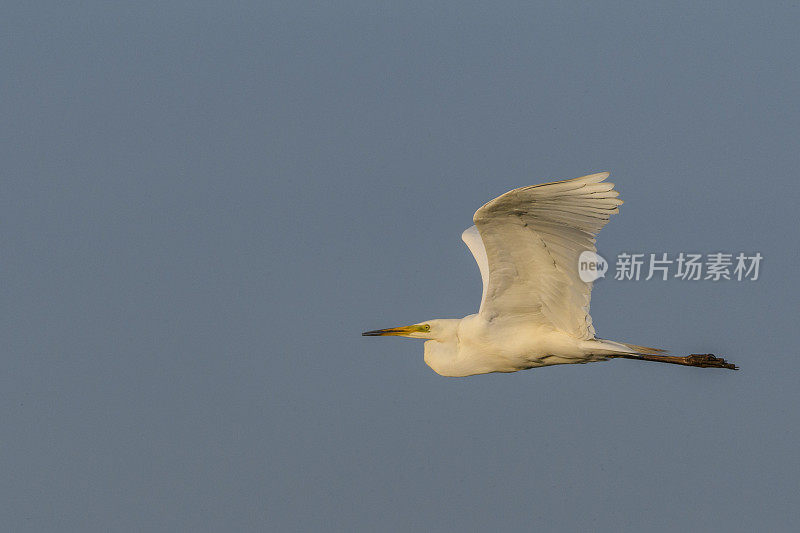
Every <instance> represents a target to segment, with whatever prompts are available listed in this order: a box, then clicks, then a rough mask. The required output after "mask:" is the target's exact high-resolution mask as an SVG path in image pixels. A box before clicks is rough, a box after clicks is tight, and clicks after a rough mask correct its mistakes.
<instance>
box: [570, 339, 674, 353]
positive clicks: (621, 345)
mask: <svg viewBox="0 0 800 533" xmlns="http://www.w3.org/2000/svg"><path fill="white" fill-rule="evenodd" d="M585 347H586V348H587V349H589V350H591V351H592V352H593V353H597V354H600V355H615V354H633V355H660V354H665V353H667V350H662V349H661V348H652V347H650V346H639V345H638V344H630V343H627V342H616V341H609V340H606V339H592V340H590V341H586V346H585Z"/></svg>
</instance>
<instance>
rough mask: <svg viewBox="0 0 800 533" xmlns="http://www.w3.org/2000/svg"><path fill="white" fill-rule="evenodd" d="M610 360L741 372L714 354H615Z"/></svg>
mask: <svg viewBox="0 0 800 533" xmlns="http://www.w3.org/2000/svg"><path fill="white" fill-rule="evenodd" d="M608 357H610V358H614V357H622V358H623V359H636V360H639V361H656V362H658V363H670V364H673V365H684V366H696V367H700V368H728V369H730V370H739V367H738V366H736V365H734V364H733V363H729V362H727V361H726V360H725V359H723V358H722V357H717V356H715V355H714V354H713V353H693V354H691V355H687V356H686V357H676V356H673V355H634V354H615V355H610V356H608Z"/></svg>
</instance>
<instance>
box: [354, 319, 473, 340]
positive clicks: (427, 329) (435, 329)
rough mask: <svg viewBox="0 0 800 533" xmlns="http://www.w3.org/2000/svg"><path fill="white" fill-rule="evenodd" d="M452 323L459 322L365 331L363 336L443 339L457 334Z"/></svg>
mask: <svg viewBox="0 0 800 533" xmlns="http://www.w3.org/2000/svg"><path fill="white" fill-rule="evenodd" d="M452 322H458V321H457V320H446V319H445V320H427V321H425V322H420V323H419V324H412V325H410V326H402V327H397V328H387V329H376V330H374V331H365V332H364V333H362V334H361V335H363V336H364V337H378V336H387V335H393V336H395V337H408V338H411V339H443V338H445V337H448V336H450V335H451V334H455V329H454V328H453V324H451V323H452Z"/></svg>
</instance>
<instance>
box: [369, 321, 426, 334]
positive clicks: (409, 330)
mask: <svg viewBox="0 0 800 533" xmlns="http://www.w3.org/2000/svg"><path fill="white" fill-rule="evenodd" d="M426 331H429V328H428V327H427V326H426V325H425V324H414V325H413V326H404V327H400V328H387V329H376V330H374V331H365V332H364V333H362V334H361V335H362V336H364V337H382V336H385V335H394V336H397V337H406V336H408V335H411V334H413V333H424V332H426Z"/></svg>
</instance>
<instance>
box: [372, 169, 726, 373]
mask: <svg viewBox="0 0 800 533" xmlns="http://www.w3.org/2000/svg"><path fill="white" fill-rule="evenodd" d="M608 175H609V174H608V172H602V173H600V174H592V175H589V176H583V177H581V178H575V179H570V180H565V181H557V182H554V183H545V184H542V185H533V186H530V187H522V188H521V189H515V190H513V191H509V192H507V193H505V194H504V195H502V196H499V197H498V198H495V199H494V200H492V201H491V202H489V203H487V204H485V205H484V206H483V207H481V208H480V209H478V210H477V211H476V212H475V215H474V216H473V221H474V222H475V225H474V226H472V227H470V228H469V229H467V230H466V231H464V233H463V234H462V236H461V238H462V239H463V240H464V242H465V243H466V244H467V246H468V247H469V249H470V251H471V252H472V255H473V256H474V257H475V260H476V261H477V263H478V268H479V269H480V272H481V278H482V279H483V296H482V297H481V305H480V310H479V311H478V313H476V314H473V315H469V316H466V317H464V318H462V319H437V320H426V321H425V322H420V323H417V324H412V325H410V326H404V327H396V328H389V329H379V330H375V331H367V332H364V333H363V334H362V335H365V336H383V335H394V336H400V337H410V338H413V339H426V340H427V342H425V363H427V365H428V366H430V367H431V368H432V369H433V370H434V371H435V372H437V373H439V374H441V375H443V376H471V375H475V374H486V373H489V372H516V371H517V370H523V369H527V368H535V367H540V366H548V365H558V364H571V363H590V362H594V361H604V360H607V359H611V358H620V357H621V358H626V359H638V360H644V361H658V362H663V363H673V364H681V365H687V366H696V367H716V368H729V369H734V370H735V369H736V366H735V365H733V364H731V363H728V362H726V361H725V360H724V359H722V358H718V357H715V356H714V355H713V354H692V355H689V356H686V357H676V356H669V355H664V353H665V351H664V350H660V349H657V348H648V347H646V346H637V345H635V344H628V343H625V342H614V341H609V340H604V339H599V338H597V337H595V331H594V327H592V318H591V317H590V316H589V299H590V296H591V290H592V283H591V282H584V281H582V280H581V277H580V276H579V272H578V268H579V265H578V257H579V256H580V254H581V252H584V251H587V250H588V251H591V252H594V251H595V246H594V243H595V236H596V235H597V233H598V232H599V231H600V229H601V228H602V227H603V226H605V225H606V223H607V222H608V219H609V217H610V216H611V215H612V214H614V213H617V212H619V210H618V206H619V205H620V204H621V203H622V200H620V199H618V198H617V196H618V195H619V193H618V192H616V191H615V190H614V184H613V183H608V182H606V183H603V181H604V180H605V179H606V178H607V177H608Z"/></svg>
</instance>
